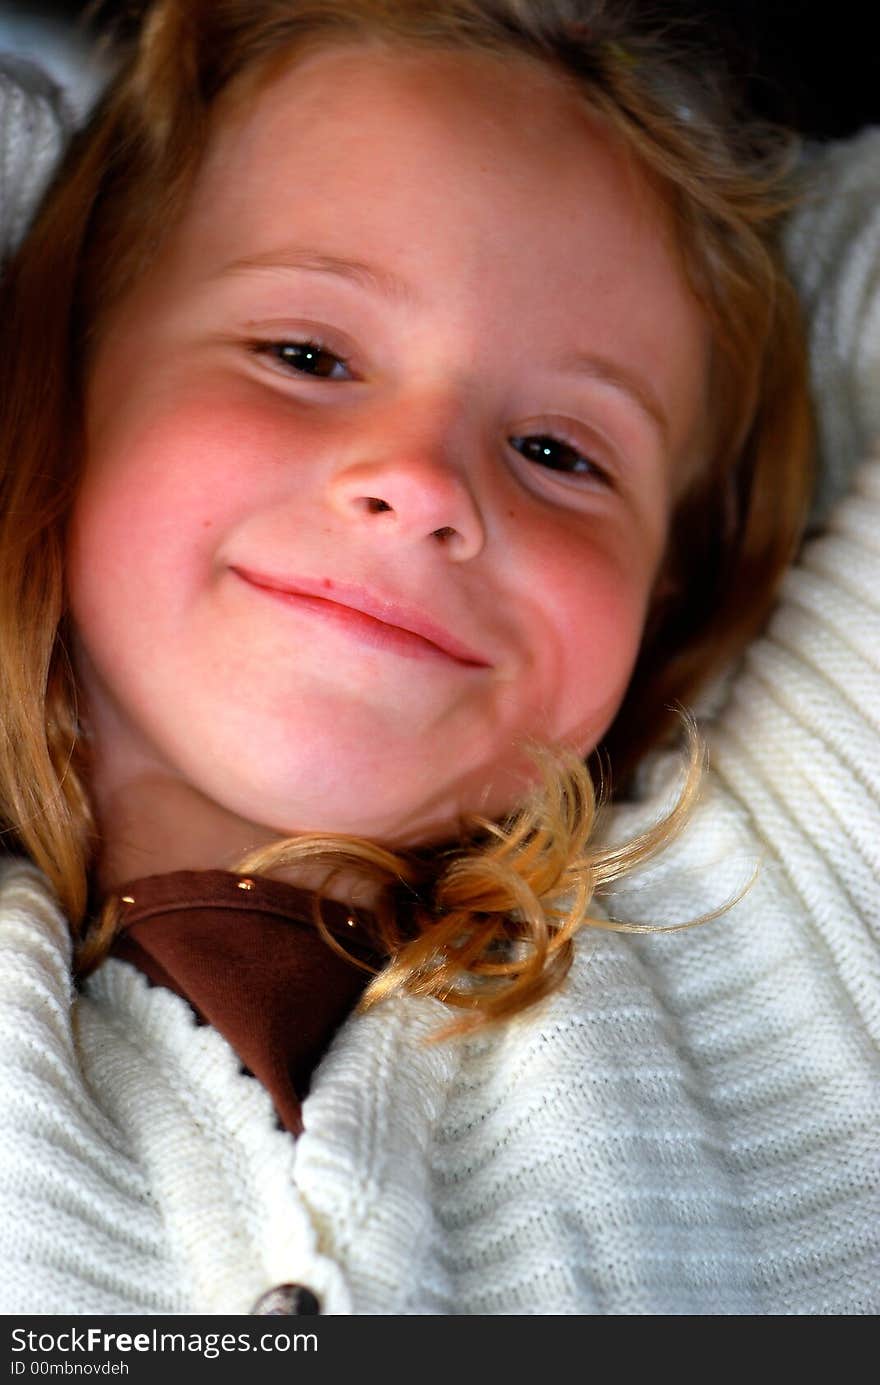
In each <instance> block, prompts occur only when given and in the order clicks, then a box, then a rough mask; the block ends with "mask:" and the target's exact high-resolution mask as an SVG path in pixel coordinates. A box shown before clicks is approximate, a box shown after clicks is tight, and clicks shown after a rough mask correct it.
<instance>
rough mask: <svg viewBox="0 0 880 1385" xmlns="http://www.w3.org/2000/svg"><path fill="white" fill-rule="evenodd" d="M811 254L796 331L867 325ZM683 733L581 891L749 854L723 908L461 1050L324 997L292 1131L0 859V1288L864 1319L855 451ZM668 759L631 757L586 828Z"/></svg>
mask: <svg viewBox="0 0 880 1385" xmlns="http://www.w3.org/2000/svg"><path fill="white" fill-rule="evenodd" d="M844 163H845V160H844ZM849 173H851V170H849V171H848V176H849ZM855 181H856V183H858V179H856V180H855ZM877 187H878V184H877V182H875V183H874V190H873V194H872V196H873V197H875V198H876V193H877ZM825 195H826V196H827V198H828V205H827V208H826V211H825V212H823V213H822V215H823V216H824V217H826V219H827V221H828V223H829V230H828V234H829V235H833V234H835V230H834V227H832V226H830V223H831V222H834V221H835V211H834V189H833V187H832V186H829V185H826V187H825ZM810 214H811V215H818V212H817V211H815V210H814V211H812V212H811V213H810ZM869 219H870V218H869ZM872 225H873V226H874V227H875V229H874V231H873V232H872V233H871V234H873V249H872V251H871V254H872V255H873V261H872V263H873V264H874V266H875V267H876V265H877V264H878V262H880V261H878V255H880V227H878V225H877V222H876V219H874V221H873V222H872ZM851 230H852V236H853V244H854V245H857V246H858V247H859V249H858V255H857V257H856V261H857V264H859V265H861V266H862V268H861V269H858V270H857V273H858V275H859V283H860V284H861V285H862V286H866V285H868V284H869V283H870V284H872V285H873V284H875V283H876V278H877V276H876V272H875V273H874V276H873V278H872V277H871V275H869V274H866V273H865V272H864V264H865V260H864V256H865V255H867V253H868V251H867V248H866V244H867V243H866V241H865V240H864V238H863V236H864V235H867V232H866V231H865V230H864V223H863V222H862V221H859V222H858V225H854V226H853V227H852V228H851ZM811 248H813V247H812V245H811ZM816 253H817V254H818V255H820V256H821V249H817V250H816ZM838 253H842V252H840V249H839V247H838ZM832 279H833V283H832V285H831V289H830V293H831V296H830V298H827V299H826V298H823V299H822V302H821V305H820V308H819V309H817V311H821V312H822V313H823V314H825V316H826V321H827V323H828V330H829V331H831V332H832V333H833V332H834V331H837V330H838V327H837V326H836V325H835V324H838V323H839V321H840V317H839V314H840V313H843V314H844V315H846V314H847V313H849V314H850V317H848V318H847V321H852V320H855V318H857V319H858V320H859V321H862V322H865V323H868V322H873V321H876V316H877V304H878V302H880V297H878V294H877V293H876V292H875V293H874V298H873V300H872V302H871V303H867V302H862V303H861V305H860V306H859V307H856V306H855V305H854V303H853V298H852V295H853V293H854V292H855V290H854V288H853V286H852V285H851V284H850V282H849V280H848V279H847V274H846V272H845V268H844V266H843V264H842V263H841V262H840V261H839V260H837V261H836V262H835V272H834V275H833V276H832ZM853 313H854V314H855V318H853V317H852V314H853ZM843 339H844V337H843V336H842V337H841V340H843ZM859 349H860V348H859V340H858V338H856V339H853V340H852V341H851V343H850V350H851V352H852V360H853V361H854V362H855V363H856V369H855V370H854V377H853V378H852V379H849V378H848V379H847V389H849V390H852V391H856V392H857V393H858V392H859V391H861V390H862V389H863V388H864V389H869V388H870V382H869V381H868V380H863V379H862V377H861V375H860V373H859V370H858V361H859ZM863 416H864V417H868V414H867V411H866V412H865V413H864V415H863ZM707 734H708V736H709V740H710V745H711V754H712V770H711V772H710V774H709V775H708V776H707V780H706V785H705V790H704V793H703V796H702V800H701V802H700V805H699V807H698V808H697V810H696V812H695V814H694V817H693V820H692V822H691V823H690V825H689V827H688V829H687V830H686V832H685V833H684V835H683V836H682V837H681V838H680V839H679V840H678V841H677V842H676V843H675V844H674V845H673V846H672V847H670V848H669V849H668V850H667V851H666V852H665V853H664V854H663V856H662V857H661V858H660V859H659V860H657V861H656V862H654V863H652V864H651V865H650V866H648V867H645V868H644V869H642V870H641V871H640V872H639V873H638V874H637V875H634V876H633V877H631V878H629V879H627V880H626V881H625V882H624V883H623V884H622V885H621V886H620V887H618V889H617V890H616V892H615V893H614V894H613V895H611V896H609V898H608V899H607V900H606V901H605V904H606V907H607V908H608V910H609V912H610V913H611V914H612V915H614V916H617V917H620V918H627V919H633V920H641V921H650V922H656V923H664V922H665V923H680V922H682V921H684V920H687V919H691V918H694V917H695V916H698V915H700V914H702V913H703V912H705V911H708V910H711V909H714V908H716V907H717V906H718V905H719V904H721V903H723V902H724V901H726V900H728V899H730V898H732V897H733V896H735V895H736V894H737V893H738V892H740V891H741V890H742V888H743V886H744V884H746V883H747V882H748V881H749V879H750V878H751V877H752V875H753V874H754V872H755V868H756V867H757V875H756V877H755V881H754V884H753V885H752V887H751V888H750V889H749V890H748V891H747V893H746V894H745V895H744V897H743V898H742V899H741V900H740V902H739V903H737V904H735V905H734V907H733V908H732V909H730V910H729V911H728V912H727V913H725V914H724V915H723V916H722V917H721V918H719V919H717V920H715V921H713V922H711V923H707V924H704V925H702V926H700V927H699V928H697V929H694V930H689V931H686V932H683V933H677V934H673V935H667V936H662V937H658V936H638V937H632V936H623V935H619V934H613V933H602V932H598V931H591V932H589V933H585V934H584V935H582V937H581V938H580V940H579V945H578V948H577V960H576V963H575V966H574V968H573V970H572V973H571V975H570V977H569V979H568V981H567V983H566V985H565V986H564V988H563V989H562V990H561V991H560V992H558V993H557V994H555V995H553V996H551V997H549V998H548V999H547V1000H545V1001H544V1002H542V1003H541V1004H540V1005H539V1006H537V1007H535V1008H534V1009H532V1010H530V1011H528V1012H526V1013H525V1014H522V1015H519V1016H517V1017H516V1018H515V1019H514V1020H513V1021H511V1022H509V1023H507V1024H505V1025H504V1026H503V1027H500V1028H498V1029H495V1030H492V1031H490V1032H488V1033H486V1034H483V1035H482V1036H480V1037H477V1038H472V1039H470V1040H468V1041H466V1042H459V1043H445V1044H440V1045H436V1044H435V1045H431V1044H426V1043H425V1042H424V1040H425V1039H426V1037H428V1036H429V1035H430V1034H431V1033H432V1031H433V1030H434V1029H435V1027H436V1025H437V1024H438V1022H441V1021H442V1019H443V1017H444V1012H443V1009H442V1006H440V1004H439V1003H438V1002H425V1001H423V1000H416V999H413V998H409V999H397V1000H393V1001H391V1002H389V1003H387V1004H385V1005H383V1006H381V1007H379V1008H377V1009H376V1010H375V1011H372V1012H370V1013H369V1014H367V1015H364V1016H354V1017H352V1018H351V1019H350V1020H349V1021H347V1022H346V1024H345V1025H344V1026H343V1028H342V1029H341V1031H340V1032H339V1034H338V1035H337V1037H336V1039H335V1041H334V1043H333V1045H332V1047H331V1049H330V1051H329V1053H328V1054H327V1056H326V1057H325V1059H324V1061H323V1062H322V1064H321V1065H320V1067H319V1069H318V1071H317V1073H316V1076H315V1080H314V1083H313V1088H312V1092H311V1094H310V1095H309V1096H308V1098H307V1099H306V1101H305V1104H304V1112H303V1114H304V1121H305V1133H304V1134H303V1135H302V1136H301V1137H300V1139H299V1140H298V1141H297V1142H296V1143H294V1142H293V1140H292V1139H291V1138H290V1136H289V1135H287V1134H286V1133H285V1132H282V1131H279V1130H277V1129H276V1128H275V1125H274V1121H273V1113H272V1107H271V1102H270V1099H269V1097H268V1095H267V1093H266V1092H264V1091H263V1090H262V1088H261V1087H259V1085H258V1084H257V1083H256V1082H254V1081H253V1080H252V1079H250V1078H248V1077H246V1076H244V1075H243V1074H242V1073H241V1072H240V1071H239V1065H238V1061H237V1059H236V1057H235V1055H234V1053H233V1052H232V1050H231V1049H230V1048H229V1046H228V1045H227V1043H226V1042H225V1040H223V1039H222V1038H221V1037H220V1035H219V1034H217V1033H216V1032H215V1031H213V1030H211V1029H209V1028H207V1027H202V1028H199V1027H197V1026H196V1025H195V1023H194V1021H193V1019H192V1017H191V1013H190V1011H189V1009H188V1007H187V1006H186V1004H185V1003H184V1002H183V1001H182V1000H181V999H180V998H179V997H178V996H176V995H174V994H172V993H171V992H168V991H164V990H162V989H158V988H156V989H153V988H150V987H149V986H148V984H147V982H146V980H145V978H144V977H143V976H141V975H140V974H139V973H137V972H136V971H135V970H134V969H132V968H131V967H130V966H128V965H127V964H126V963H124V962H121V961H117V960H111V961H109V962H107V963H105V965H104V966H103V967H102V968H101V969H100V970H99V971H98V973H97V974H96V975H95V976H94V977H93V978H91V979H90V981H89V983H88V984H87V987H86V989H85V992H84V993H83V994H81V995H75V994H74V993H73V991H72V988H71V982H70V977H69V942H68V933H67V928H66V925H65V923H64V920H63V919H62V918H61V916H60V914H59V912H58V910H57V908H56V906H55V905H54V903H53V901H52V899H51V897H50V894H49V891H48V889H47V886H46V884H45V882H44V880H43V879H42V878H41V877H40V876H39V875H38V873H37V872H36V871H35V870H34V869H33V867H31V866H30V865H28V864H26V863H22V862H11V863H8V864H7V865H6V866H5V868H4V871H3V874H2V880H0V947H2V952H3V962H2V967H0V991H2V1001H0V1031H2V1032H0V1085H2V1100H0V1121H2V1130H0V1164H2V1176H0V1311H4V1312H6V1313H16V1312H44V1313H83V1314H87V1313H216V1314H220V1313H232V1314H235V1313H247V1312H249V1311H250V1310H251V1308H252V1307H253V1305H254V1303H255V1301H256V1300H257V1299H258V1298H259V1296H260V1295H261V1294H263V1293H264V1292H265V1291H266V1290H268V1289H269V1288H270V1287H272V1286H273V1285H275V1284H280V1283H290V1282H297V1283H301V1284H305V1285H308V1286H309V1287H310V1288H311V1289H312V1290H313V1291H314V1292H315V1293H316V1294H317V1295H318V1297H319V1299H320V1300H321V1303H322V1307H323V1311H325V1312H328V1313H359V1314H372V1313H391V1314H414V1313H430V1314H441V1313H442V1314H449V1313H481V1314H483V1313H491V1314H523V1313H532V1314H534V1313H541V1314H545V1313H590V1314H592V1313H595V1314H769V1313H807V1314H842V1313H846V1314H869V1313H875V1312H877V1310H878V1308H880V1250H878V1241H880V1205H878V1201H880V1193H878V1189H880V1058H878V1039H880V949H878V925H880V884H878V878H880V871H878V858H880V464H878V463H870V462H868V463H865V464H864V466H863V467H862V468H861V469H860V471H859V473H858V476H857V478H856V480H855V484H854V486H853V488H852V492H851V495H850V496H849V497H847V498H846V499H845V500H844V501H843V502H842V503H841V504H840V505H838V506H837V507H836V509H835V510H834V513H833V516H832V518H831V520H830V522H829V524H828V526H827V532H826V533H825V534H823V536H822V537H821V538H819V539H818V540H816V541H814V542H813V543H812V544H811V545H810V546H809V547H808V549H807V551H806V552H805V554H804V555H803V558H802V561H801V562H800V564H799V565H798V567H797V568H796V569H794V570H793V571H792V572H791V573H790V574H789V576H788V578H787V580H786V584H785V589H784V594H783V598H782V600H781V603H780V606H779V608H778V611H777V613H776V615H775V618H774V619H773V622H772V624H771V626H770V628H769V630H768V632H767V634H766V636H765V637H764V638H762V639H761V640H759V641H758V642H757V643H755V645H754V646H753V647H752V648H751V650H750V651H749V653H748V655H747V656H746V659H745V661H744V664H743V667H742V668H741V670H740V671H739V673H738V675H737V677H736V679H735V681H734V682H733V685H732V687H731V689H730V692H729V696H728V702H727V705H726V706H725V707H724V709H723V710H722V711H721V712H720V713H718V714H717V716H716V717H715V718H714V720H713V722H712V724H711V725H709V726H708V727H707ZM678 773H679V765H678V761H677V760H676V758H675V757H673V756H670V755H662V756H658V757H656V758H655V759H654V760H653V762H652V763H651V765H650V767H649V770H648V773H647V774H646V776H645V781H644V782H645V790H644V801H642V802H640V803H639V804H637V805H628V806H625V807H621V808H619V809H618V810H617V811H616V816H615V819H614V822H613V828H612V830H613V831H614V832H615V833H616V834H619V835H620V836H624V835H628V834H630V833H631V832H633V831H635V830H637V829H638V828H640V827H642V826H644V825H645V824H646V822H647V821H648V820H650V819H653V818H655V817H656V816H658V815H659V814H660V813H661V812H662V811H663V810H664V808H665V807H666V806H667V804H668V803H669V801H670V798H671V797H672V796H673V795H674V793H675V790H676V786H677V782H678Z"/></svg>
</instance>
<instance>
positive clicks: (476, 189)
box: [193, 45, 669, 268]
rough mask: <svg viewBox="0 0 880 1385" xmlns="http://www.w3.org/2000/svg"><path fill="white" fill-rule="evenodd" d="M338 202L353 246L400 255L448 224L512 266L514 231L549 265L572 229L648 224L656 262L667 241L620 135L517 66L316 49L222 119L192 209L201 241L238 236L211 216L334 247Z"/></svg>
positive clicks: (385, 51) (459, 56)
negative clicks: (294, 231)
mask: <svg viewBox="0 0 880 1385" xmlns="http://www.w3.org/2000/svg"><path fill="white" fill-rule="evenodd" d="M341 204H347V209H348V210H350V211H351V212H352V213H353V214H356V215H357V217H358V228H359V229H358V231H357V232H355V234H362V233H369V231H370V229H371V228H381V229H383V230H384V231H386V232H387V231H388V230H389V229H391V230H394V231H396V234H397V237H398V238H399V240H400V242H401V250H402V251H403V249H404V247H405V246H406V245H408V244H409V245H411V244H415V243H416V242H417V241H418V239H419V238H420V237H424V238H426V239H428V238H430V237H431V234H432V228H434V229H436V230H439V231H441V232H442V234H446V233H447V231H448V229H449V228H451V227H456V228H457V231H458V237H459V239H461V240H465V239H470V240H471V241H476V240H477V239H478V238H480V237H481V236H482V237H483V238H484V239H486V238H490V239H487V243H486V248H487V250H491V252H492V254H493V257H494V258H495V259H496V260H497V259H498V258H499V257H503V256H507V257H508V258H510V257H512V256H513V254H514V253H515V251H516V250H517V249H519V248H522V244H523V237H522V235H520V232H523V231H525V232H528V234H529V235H530V236H531V242H530V248H531V251H532V258H533V259H538V260H541V261H542V262H543V264H544V267H545V268H549V267H550V265H551V264H552V258H553V254H554V251H555V250H557V249H558V248H559V246H558V242H559V241H560V240H564V241H568V242H573V241H576V240H577V236H578V226H577V223H578V222H579V221H586V220H587V219H588V220H589V221H590V222H592V223H593V224H594V225H595V224H596V223H597V222H598V221H599V220H600V219H604V220H606V221H608V220H614V221H615V222H616V235H617V236H618V237H619V236H620V235H621V234H622V235H624V236H625V238H626V239H628V240H632V238H633V236H634V235H638V234H639V233H640V232H641V231H642V230H643V228H644V226H645V225H646V224H649V225H650V227H651V232H652V235H654V236H655V237H656V236H657V234H658V232H659V241H660V245H659V249H660V250H661V252H662V251H663V250H665V249H666V248H667V244H666V243H667V241H668V234H669V233H668V218H667V216H666V213H665V209H664V207H663V205H662V203H661V201H660V199H659V198H658V197H657V195H656V193H655V192H654V190H653V189H652V188H651V186H650V184H649V182H648V180H647V178H646V177H645V176H644V175H643V173H642V172H641V171H640V169H639V168H638V166H637V164H636V161H635V159H634V158H633V157H631V156H630V155H629V153H628V151H627V150H626V149H625V147H624V146H623V143H622V141H621V139H620V137H619V136H617V135H616V134H615V133H613V132H612V131H611V130H610V129H609V128H608V127H607V125H606V123H605V122H604V121H603V120H602V119H601V118H600V117H599V116H598V115H597V114H596V113H595V112H593V111H591V110H589V109H588V107H587V105H586V103H585V101H584V99H583V98H582V97H581V96H580V94H576V93H574V92H573V90H572V87H571V84H570V82H569V80H568V79H565V78H563V76H562V75H560V74H557V73H555V72H554V71H553V70H552V69H550V68H549V66H545V65H543V64H540V63H538V62H537V61H535V60H534V59H531V58H527V57H525V56H521V55H516V54H512V55H510V56H509V57H506V56H505V57H502V56H500V55H495V54H490V53H482V52H476V51H473V52H472V51H469V50H461V51H448V50H445V49H441V50H438V51H433V50H421V49H412V48H399V47H395V48H393V49H389V48H388V46H387V45H373V46H366V45H356V46H348V47H343V48H340V47H333V48H328V49H322V50H319V51H318V52H315V53H311V54H310V55H309V56H308V57H306V58H304V59H303V60H301V61H299V62H297V63H295V64H288V65H287V66H286V67H285V68H284V69H282V70H281V71H280V72H278V73H276V74H275V75H274V77H273V78H272V79H271V80H269V81H268V82H267V83H266V84H265V85H264V86H263V87H262V88H258V89H257V90H256V91H254V92H252V94H251V99H250V100H248V101H247V102H246V103H243V102H238V103H237V104H235V105H234V106H233V107H232V108H231V110H228V111H227V112H225V114H224V115H223V117H222V118H221V119H220V120H219V121H218V123H217V126H216V128H215V131H214V135H213V138H212V140H211V141H210V143H209V147H208V150H207V153H206V157H205V160H204V162H203V166H202V169H201V172H200V176H199V178H198V179H197V183H196V188H195V195H194V198H193V205H194V208H195V210H196V213H197V214H198V212H199V211H200V213H201V218H200V219H201V228H200V229H201V230H202V231H203V232H204V233H206V234H207V235H208V236H209V237H210V234H211V232H212V231H213V232H215V233H216V232H222V230H223V229H224V225H226V226H228V227H229V228H230V229H231V228H232V226H233V225H237V224H238V223H237V222H236V221H226V222H225V223H224V221H223V219H222V218H221V217H220V216H218V214H217V208H218V207H222V208H224V210H225V211H228V212H231V213H232V214H233V217H237V218H238V219H239V222H241V223H243V222H244V221H246V220H247V217H248V214H250V215H251V217H252V218H253V219H254V220H256V218H257V216H261V217H262V218H263V220H264V222H265V225H266V228H267V229H268V228H269V227H270V226H273V227H275V226H277V234H281V233H282V231H283V227H284V225H288V226H289V225H290V224H291V223H292V222H299V221H302V220H305V219H308V220H310V221H312V222H313V223H316V224H318V225H320V224H321V223H322V221H324V222H326V223H327V230H328V234H330V235H331V236H334V237H336V236H344V235H345V233H346V232H348V233H349V234H350V233H352V231H353V228H352V227H351V226H345V225H343V224H340V222H339V219H338V218H339V212H340V206H341ZM395 219H396V220H395ZM389 222H390V223H391V226H390V227H389ZM570 248H571V249H572V250H575V246H574V245H573V244H572V245H571V247H570Z"/></svg>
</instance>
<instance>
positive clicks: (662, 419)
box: [558, 351, 669, 443]
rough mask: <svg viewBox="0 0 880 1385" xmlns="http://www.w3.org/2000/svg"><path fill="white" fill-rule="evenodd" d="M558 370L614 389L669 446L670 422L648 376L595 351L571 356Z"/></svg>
mask: <svg viewBox="0 0 880 1385" xmlns="http://www.w3.org/2000/svg"><path fill="white" fill-rule="evenodd" d="M558 368H559V370H560V371H561V372H562V373H563V374H565V375H585V376H586V377H587V378H588V379H590V380H598V381H599V382H600V383H601V384H603V385H610V386H611V388H612V389H615V390H618V391H619V392H620V393H621V394H624V395H626V397H627V398H628V399H629V400H630V401H631V403H633V404H635V406H636V407H637V408H638V410H639V412H640V413H642V414H644V415H645V416H646V417H647V419H648V421H649V423H651V424H652V426H653V427H654V428H656V429H657V431H658V432H659V433H660V436H661V437H662V439H663V441H664V443H668V442H669V418H668V416H667V414H666V411H665V409H664V408H663V405H662V404H661V402H660V398H659V396H658V395H657V392H656V391H655V389H654V387H653V385H652V384H651V382H650V380H648V379H647V377H646V376H644V375H642V374H640V373H639V372H638V371H636V370H631V369H630V368H629V366H626V365H624V364H622V362H620V361H611V360H608V358H607V357H605V356H601V355H598V354H597V353H595V352H592V351H576V352H574V353H573V354H572V355H570V356H565V357H563V359H562V360H561V361H560V362H559V365H558Z"/></svg>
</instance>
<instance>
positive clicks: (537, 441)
mask: <svg viewBox="0 0 880 1385" xmlns="http://www.w3.org/2000/svg"><path fill="white" fill-rule="evenodd" d="M508 441H509V442H510V445H511V447H513V448H515V450H516V451H517V452H519V453H520V454H521V455H522V456H523V457H525V459H526V461H529V462H535V463H536V465H538V466H543V467H547V468H548V469H549V470H550V471H562V472H565V473H566V475H568V476H588V477H592V478H595V479H597V480H600V481H607V480H608V477H607V475H606V473H605V471H604V470H603V469H602V467H600V466H597V464H596V463H595V462H593V461H591V460H590V458H589V457H585V456H584V455H583V453H582V452H578V450H577V448H575V447H572V446H571V444H570V443H567V442H563V441H562V440H561V439H560V438H554V437H553V436H552V435H551V434H549V433H538V434H532V435H531V436H529V437H517V438H510V439H508Z"/></svg>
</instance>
